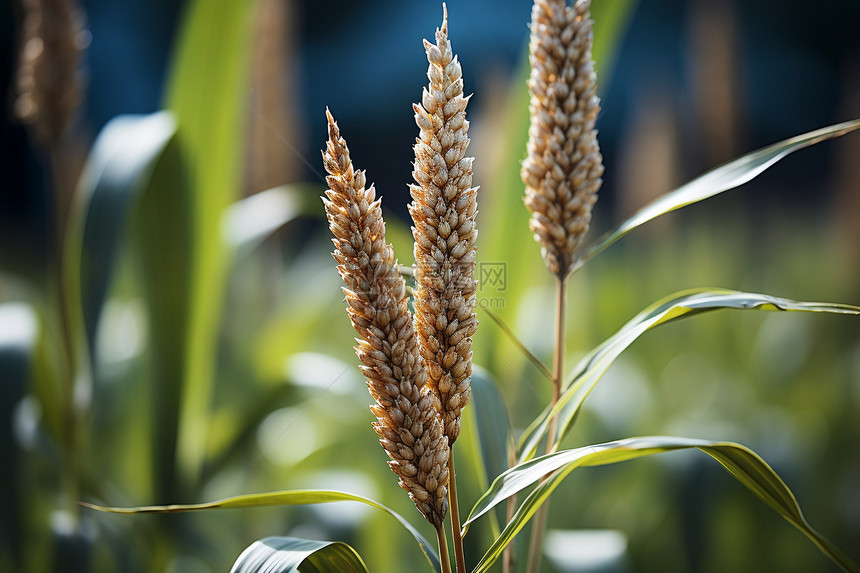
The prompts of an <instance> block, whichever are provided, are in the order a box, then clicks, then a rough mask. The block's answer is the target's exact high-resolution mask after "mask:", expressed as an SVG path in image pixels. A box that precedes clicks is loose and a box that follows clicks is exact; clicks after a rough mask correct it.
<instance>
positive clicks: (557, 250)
mask: <svg viewBox="0 0 860 573" xmlns="http://www.w3.org/2000/svg"><path fill="white" fill-rule="evenodd" d="M590 5H591V2H590V0H577V1H576V2H575V3H574V5H573V6H567V5H566V3H565V0H535V3H534V7H533V8H532V21H531V44H530V48H531V49H530V60H531V68H532V71H531V77H530V78H529V92H530V93H531V102H530V104H529V111H530V113H531V126H530V128H529V142H528V157H527V158H526V160H525V161H524V162H523V167H522V172H521V174H522V179H523V183H525V186H526V198H525V203H526V206H527V207H528V209H529V211H531V213H532V218H531V220H530V222H529V225H530V227H531V230H532V232H534V236H535V240H536V241H537V242H538V243H539V244H540V245H541V251H542V253H543V257H544V261H545V262H546V265H547V267H548V268H549V269H550V271H552V272H553V273H554V274H556V275H558V276H560V277H565V276H567V274H568V273H569V272H570V271H571V269H572V268H573V265H574V263H575V262H576V260H575V256H576V249H577V248H578V247H579V246H580V244H581V243H582V240H583V238H584V237H585V234H586V233H587V232H588V227H589V224H590V222H591V209H592V207H593V205H594V202H595V201H596V200H597V191H598V189H599V188H600V185H601V183H602V180H601V176H602V175H603V158H602V157H601V155H600V149H599V147H598V144H597V132H596V131H595V130H594V122H595V120H596V119H597V113H598V112H599V111H600V100H599V99H598V98H597V95H596V93H595V92H596V88H597V75H596V74H595V71H594V62H592V60H591V46H592V25H593V22H592V20H591V19H590V16H589V12H588V9H589V7H590Z"/></svg>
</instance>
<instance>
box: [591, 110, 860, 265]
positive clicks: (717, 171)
mask: <svg viewBox="0 0 860 573" xmlns="http://www.w3.org/2000/svg"><path fill="white" fill-rule="evenodd" d="M858 128H860V119H855V120H853V121H846V122H844V123H838V124H835V125H831V126H828V127H824V128H821V129H817V130H815V131H810V132H809V133H804V134H803V135H798V136H795V137H792V138H790V139H786V140H783V141H780V142H778V143H774V144H772V145H769V146H767V147H763V148H761V149H758V150H756V151H753V152H752V153H748V154H746V155H742V156H741V157H738V158H737V159H733V160H732V161H729V162H728V163H724V164H723V165H720V166H719V167H716V168H714V169H712V170H710V171H708V172H706V173H704V174H703V175H700V176H699V177H696V178H695V179H693V180H692V181H690V182H688V183H686V184H684V185H682V186H680V187H678V188H677V189H675V190H673V191H670V192H669V193H666V194H665V195H663V196H661V197H658V198H657V199H655V200H654V201H652V202H651V203H649V204H648V205H646V206H645V207H643V208H642V209H640V210H639V211H637V212H636V213H635V214H634V215H633V216H632V217H630V218H629V219H627V220H626V221H624V222H623V223H621V225H619V226H618V227H617V228H616V229H614V230H612V231H610V232H608V233H607V234H605V235H604V236H603V237H601V238H600V239H598V240H597V242H596V243H595V244H594V245H592V246H591V247H590V248H589V249H588V250H587V251H586V252H585V254H584V255H583V257H582V259H580V261H579V263H578V264H577V268H579V267H580V266H582V265H583V264H584V263H585V262H586V261H587V260H588V259H590V258H591V257H593V256H595V255H597V254H599V253H601V252H603V251H604V250H605V249H606V248H607V247H609V246H610V245H611V244H613V243H615V242H616V241H618V240H619V239H621V238H622V237H624V236H625V235H627V233H629V232H630V231H632V230H633V229H635V228H636V227H640V226H642V225H644V224H645V223H647V222H648V221H651V220H652V219H656V218H657V217H659V216H660V215H665V214H666V213H670V212H672V211H675V210H677V209H680V208H681V207H686V206H687V205H692V204H693V203H698V202H699V201H703V200H705V199H708V198H710V197H713V196H715V195H719V194H720V193H723V192H725V191H729V190H731V189H734V188H735V187H740V186H741V185H743V184H744V183H747V182H749V181H751V180H753V179H755V178H756V177H758V176H759V175H760V174H761V173H763V172H764V171H765V170H767V169H768V168H769V167H771V166H772V165H774V164H775V163H776V162H777V161H779V160H780V159H783V158H784V157H786V156H788V155H790V154H791V153H794V152H795V151H797V150H799V149H803V148H804V147H809V146H811V145H815V144H816V143H820V142H822V141H826V140H828V139H832V138H834V137H840V136H842V135H845V134H847V133H850V132H852V131H854V130H856V129H858Z"/></svg>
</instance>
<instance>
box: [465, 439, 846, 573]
mask: <svg viewBox="0 0 860 573" xmlns="http://www.w3.org/2000/svg"><path fill="white" fill-rule="evenodd" d="M684 449H697V450H700V451H702V452H704V453H706V454H708V455H709V456H711V457H712V458H714V459H715V460H717V461H718V462H719V463H720V465H722V466H723V467H724V468H725V469H726V471H728V472H729V473H730V474H731V475H732V476H733V477H734V478H735V479H737V480H738V481H739V482H741V484H743V485H744V486H745V487H746V488H747V489H749V490H750V491H751V492H752V493H753V494H755V495H756V497H758V498H759V499H761V500H762V501H763V502H764V503H766V504H767V505H768V506H769V507H770V508H771V509H773V510H774V511H776V512H777V513H779V514H780V515H781V516H782V517H784V518H785V519H786V521H788V522H789V523H791V524H792V525H793V526H795V527H796V528H797V529H798V530H800V531H801V532H802V533H803V534H804V535H806V536H807V537H808V538H809V539H810V540H811V541H812V542H813V543H814V544H815V545H816V547H818V548H819V549H820V550H821V552H822V553H824V554H825V555H826V556H827V557H828V558H830V559H831V560H832V561H833V562H834V563H836V564H837V565H839V567H841V568H842V569H843V570H844V571H848V572H850V573H858V572H860V568H858V567H857V566H856V565H855V564H854V563H853V562H852V561H851V559H850V558H848V556H846V555H845V554H844V553H842V551H840V550H839V549H837V548H836V547H835V546H834V545H832V544H831V543H830V542H829V541H827V539H825V538H824V537H823V536H822V535H821V534H819V533H818V532H817V531H815V529H813V528H812V527H811V526H810V525H809V523H807V521H806V519H805V518H804V516H803V513H802V512H801V510H800V506H799V505H798V504H797V500H796V499H795V497H794V494H793V493H792V492H791V490H790V489H789V488H788V486H786V485H785V483H784V482H783V481H782V479H781V478H780V477H779V476H778V475H777V474H776V472H774V471H773V469H771V467H770V466H769V465H768V464H767V463H766V462H765V461H764V460H763V459H761V458H760V457H759V456H758V455H757V454H756V453H755V452H753V451H752V450H750V449H748V448H746V447H744V446H742V445H740V444H736V443H732V442H718V441H709V440H697V439H691V438H676V437H668V436H648V437H637V438H628V439H625V440H618V441H615V442H608V443H604V444H597V445H594V446H586V447H582V448H576V449H573V450H565V451H561V452H555V453H552V454H547V455H545V456H542V457H540V458H535V459H533V460H530V461H528V462H526V463H524V464H520V465H518V466H517V467H515V468H512V469H510V470H508V471H507V472H505V473H504V474H502V475H501V476H499V477H498V479H496V481H495V482H494V483H493V485H492V486H491V487H490V489H489V490H488V491H487V492H486V493H485V494H484V495H483V496H482V497H481V499H479V500H478V503H476V504H475V507H474V508H473V509H472V512H471V514H470V515H469V518H468V519H467V520H466V521H465V524H464V527H468V525H469V524H471V523H472V522H474V521H475V520H476V519H478V518H479V517H480V516H481V515H483V514H484V513H486V512H487V511H489V510H490V509H491V508H492V507H494V506H495V505H497V504H498V503H501V502H502V501H503V500H505V499H506V498H507V497H509V496H511V495H513V494H515V493H517V492H520V491H522V490H523V489H525V488H527V487H529V486H531V485H534V484H539V485H538V486H537V487H536V488H535V489H534V490H533V491H532V492H531V493H530V494H529V495H528V496H527V497H526V498H525V499H524V500H523V502H522V504H521V505H520V507H519V508H518V509H517V512H516V514H515V515H514V518H513V519H512V520H511V521H510V523H508V525H507V526H506V527H505V529H504V530H503V531H502V533H501V535H500V536H499V537H498V538H497V539H496V540H495V541H494V542H493V545H492V546H491V547H490V549H489V550H488V551H487V552H486V554H485V555H484V557H483V558H482V559H481V561H480V562H479V563H478V565H477V566H476V567H475V569H474V571H473V573H481V572H483V571H486V570H487V569H488V568H489V567H490V566H491V565H492V564H493V562H494V561H495V560H496V559H497V558H498V557H499V556H500V555H501V553H502V551H503V550H504V548H505V546H506V545H507V544H508V543H510V541H511V540H512V539H513V538H514V536H515V535H516V534H517V533H518V532H519V531H520V530H521V529H522V528H523V527H524V526H525V525H526V524H527V523H528V521H529V519H531V517H532V516H533V515H534V514H535V512H537V510H538V508H539V507H540V506H541V505H542V504H543V503H544V502H545V501H546V500H547V498H549V496H550V494H552V492H553V491H555V489H556V488H557V487H558V486H559V484H561V482H562V481H563V480H564V478H566V477H567V476H568V475H569V474H570V473H571V472H572V471H573V470H575V469H577V468H580V467H587V466H601V465H608V464H615V463H618V462H623V461H627V460H632V459H636V458H640V457H643V456H650V455H653V454H659V453H662V452H669V451H674V450H684ZM547 474H551V475H550V477H549V478H548V479H546V480H545V481H543V482H541V480H542V479H543V478H544V477H545V476H546V475H547ZM539 482H540V483H539Z"/></svg>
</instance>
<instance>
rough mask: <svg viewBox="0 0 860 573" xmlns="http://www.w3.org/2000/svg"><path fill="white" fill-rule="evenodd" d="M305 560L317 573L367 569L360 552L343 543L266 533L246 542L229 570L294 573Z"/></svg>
mask: <svg viewBox="0 0 860 573" xmlns="http://www.w3.org/2000/svg"><path fill="white" fill-rule="evenodd" d="M306 562H307V565H311V566H313V567H314V568H315V571H317V572H319V573H341V572H342V571H348V572H353V573H360V572H362V571H363V572H365V573H366V572H367V566H366V565H365V564H364V561H362V559H361V556H359V554H358V553H357V552H356V551H355V549H353V548H352V547H350V546H349V545H347V544H346V543H342V542H340V541H313V540H310V539H299V538H297V537H266V538H264V539H260V540H258V541H255V542H254V543H252V544H251V545H250V546H248V548H247V549H245V551H243V552H242V554H241V555H239V558H238V559H237V560H236V562H235V563H234V564H233V568H232V569H230V573H293V572H295V571H298V570H299V566H301V565H303V564H305V563H306Z"/></svg>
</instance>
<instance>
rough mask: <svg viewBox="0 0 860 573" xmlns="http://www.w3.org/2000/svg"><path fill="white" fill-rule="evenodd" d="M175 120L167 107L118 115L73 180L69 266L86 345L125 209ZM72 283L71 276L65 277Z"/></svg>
mask: <svg viewBox="0 0 860 573" xmlns="http://www.w3.org/2000/svg"><path fill="white" fill-rule="evenodd" d="M175 134H176V122H175V121H174V119H173V117H172V116H171V115H170V113H168V112H158V113H154V114H151V115H140V116H133V115H122V116H119V117H116V118H114V119H112V120H111V121H110V122H109V123H108V124H107V125H106V126H105V127H104V129H102V131H101V133H99V136H98V138H97V139H96V141H95V143H94V144H93V148H92V151H91V152H90V155H89V157H88V158H87V164H86V166H85V168H84V172H83V174H82V176H81V180H80V183H79V185H78V192H77V195H78V200H79V201H80V205H79V206H78V207H77V209H76V211H75V216H74V217H73V219H72V221H73V230H72V231H70V232H71V233H72V234H73V235H77V236H74V238H73V240H71V241H69V251H68V252H67V257H68V258H67V262H68V265H67V266H68V268H69V269H75V270H77V269H79V272H80V288H81V293H80V296H81V304H82V306H83V318H84V326H85V329H86V335H87V341H88V343H89V348H90V349H93V348H94V341H95V332H96V327H97V326H98V318H99V315H100V313H101V309H102V305H103V304H104V299H105V296H106V294H107V290H108V286H109V283H110V279H111V277H112V276H113V270H114V264H115V261H116V250H117V245H118V244H119V242H120V238H121V234H122V233H123V230H124V229H125V222H126V219H127V214H128V211H129V209H130V208H132V204H133V203H134V201H135V200H136V198H137V197H138V195H139V194H140V193H141V192H142V191H143V190H144V189H146V187H147V185H146V184H147V182H148V180H149V177H150V175H151V173H152V170H153V168H154V167H155V164H156V162H157V161H158V160H159V158H160V157H161V156H162V153H163V152H164V150H165V148H166V147H167V145H168V143H170V141H171V140H172V139H173V137H174V135H175ZM70 282H71V283H73V284H74V283H75V282H76V281H70Z"/></svg>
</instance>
